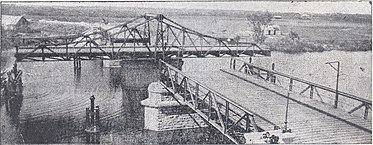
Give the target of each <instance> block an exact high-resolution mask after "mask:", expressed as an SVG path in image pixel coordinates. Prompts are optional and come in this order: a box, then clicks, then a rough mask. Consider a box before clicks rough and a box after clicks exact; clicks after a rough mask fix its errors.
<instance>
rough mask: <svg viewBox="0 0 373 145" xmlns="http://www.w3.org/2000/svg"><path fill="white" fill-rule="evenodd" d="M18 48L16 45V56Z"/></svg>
mask: <svg viewBox="0 0 373 145" xmlns="http://www.w3.org/2000/svg"><path fill="white" fill-rule="evenodd" d="M18 47H19V46H18V45H16V54H18V49H19V48H18Z"/></svg>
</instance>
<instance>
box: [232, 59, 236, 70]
mask: <svg viewBox="0 0 373 145" xmlns="http://www.w3.org/2000/svg"><path fill="white" fill-rule="evenodd" d="M233 70H236V60H235V59H233Z"/></svg>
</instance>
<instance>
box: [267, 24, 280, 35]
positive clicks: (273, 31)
mask: <svg viewBox="0 0 373 145" xmlns="http://www.w3.org/2000/svg"><path fill="white" fill-rule="evenodd" d="M263 33H264V35H281V30H280V26H278V25H267V26H265V27H264V32H263Z"/></svg>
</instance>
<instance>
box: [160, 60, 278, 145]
mask: <svg viewBox="0 0 373 145" xmlns="http://www.w3.org/2000/svg"><path fill="white" fill-rule="evenodd" d="M159 61H160V67H161V82H162V83H163V85H164V86H165V88H166V89H167V90H168V91H169V92H171V93H172V94H174V95H173V96H174V98H175V99H176V100H177V101H178V102H179V103H180V104H186V105H188V106H189V107H190V108H191V109H193V110H194V111H195V112H197V113H198V114H199V115H200V116H201V117H202V118H203V119H204V120H206V121H207V122H209V123H210V124H211V125H212V126H214V127H215V128H216V129H218V130H219V131H220V132H221V133H223V134H224V135H225V136H226V137H228V138H229V139H230V140H232V141H233V142H234V143H244V142H243V136H242V135H243V134H244V133H247V132H251V131H262V130H263V129H261V128H259V127H258V126H257V125H256V123H255V120H257V121H258V119H260V121H262V122H265V123H267V124H269V125H272V126H273V127H274V129H279V128H280V127H279V126H278V125H277V124H275V123H273V122H271V121H269V120H267V119H265V118H263V117H261V116H260V115H258V114H256V113H253V112H251V111H250V110H247V109H245V108H244V107H242V106H240V105H239V104H237V103H235V102H233V101H231V100H229V99H227V97H225V96H224V95H222V94H220V93H218V92H217V91H215V90H213V89H211V88H209V87H207V86H205V85H203V84H202V83H200V82H198V81H196V80H194V79H192V78H190V77H188V76H187V75H185V74H184V73H183V72H181V71H180V70H178V69H177V68H175V67H174V66H172V65H170V64H168V63H166V62H164V61H162V60H159Z"/></svg>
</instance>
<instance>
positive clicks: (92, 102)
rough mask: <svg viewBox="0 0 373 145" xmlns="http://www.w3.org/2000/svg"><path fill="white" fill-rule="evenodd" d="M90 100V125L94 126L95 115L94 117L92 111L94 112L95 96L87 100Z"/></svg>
mask: <svg viewBox="0 0 373 145" xmlns="http://www.w3.org/2000/svg"><path fill="white" fill-rule="evenodd" d="M89 99H90V100H91V112H90V113H91V124H92V125H94V124H95V115H94V110H95V96H93V95H92V96H91V97H90V98H89Z"/></svg>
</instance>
